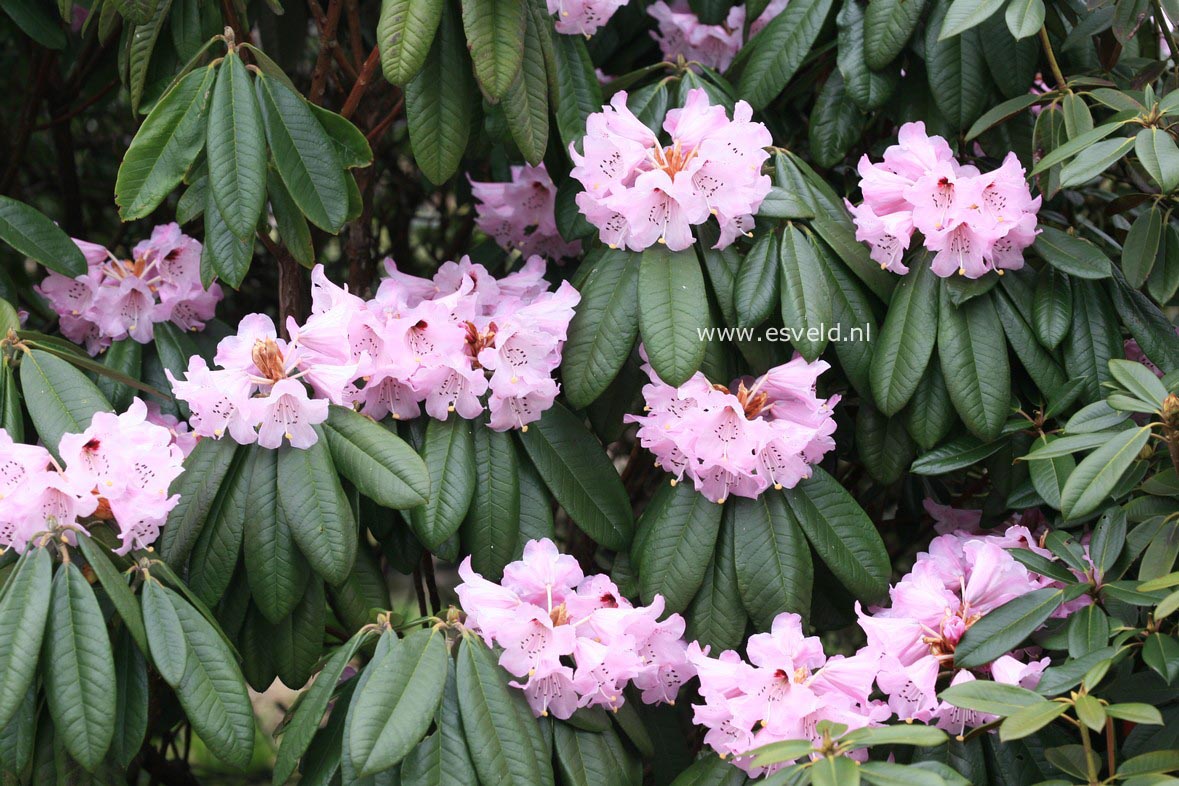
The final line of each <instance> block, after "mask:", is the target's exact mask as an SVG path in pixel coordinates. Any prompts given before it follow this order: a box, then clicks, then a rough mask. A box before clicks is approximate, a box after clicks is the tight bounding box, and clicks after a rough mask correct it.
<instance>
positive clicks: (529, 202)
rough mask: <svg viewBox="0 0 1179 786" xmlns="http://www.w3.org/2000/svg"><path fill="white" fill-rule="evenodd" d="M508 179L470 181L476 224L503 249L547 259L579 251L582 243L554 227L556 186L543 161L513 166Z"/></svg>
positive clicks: (555, 221)
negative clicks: (562, 233)
mask: <svg viewBox="0 0 1179 786" xmlns="http://www.w3.org/2000/svg"><path fill="white" fill-rule="evenodd" d="M511 172H512V179H511V180H510V181H508V182H504V183H497V182H486V183H484V182H476V181H474V180H472V181H471V195H472V196H474V197H475V199H477V200H478V204H477V205H476V206H475V212H476V215H477V218H476V219H475V223H476V225H477V226H478V227H479V228H480V229H482V230H483V231H484V232H486V233H487V234H488V235H491V236H492V237H493V238H495V242H497V243H499V245H500V247H501V248H503V249H504V250H506V251H515V250H517V249H518V250H519V251H520V253H521V254H523V255H524V256H525V257H531V256H533V255H539V256H543V257H548V258H549V259H561V258H562V257H572V256H576V255H577V254H580V253H581V243H580V242H579V241H574V242H572V243H567V242H565V239H564V238H563V237H561V233H560V232H559V231H558V230H557V219H556V206H557V186H556V185H555V184H554V183H553V180H552V178H551V177H549V173H548V171H547V170H546V169H545V166H544V164H543V163H542V164H540V165H539V166H532V165H530V164H525V165H523V166H514V167H512V170H511Z"/></svg>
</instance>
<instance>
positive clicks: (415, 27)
mask: <svg viewBox="0 0 1179 786" xmlns="http://www.w3.org/2000/svg"><path fill="white" fill-rule="evenodd" d="M444 6H445V3H443V2H441V1H440V0H383V2H382V3H381V17H380V19H379V20H378V22H377V45H378V47H380V51H381V70H382V71H384V73H385V78H386V79H388V80H389V81H390V82H392V83H393V84H395V85H402V86H404V85H405V84H406V83H407V82H409V80H411V79H413V78H414V76H416V75H417V73H418V71H420V70H421V69H422V65H423V64H424V63H425V62H426V56H427V55H429V53H430V42H431V41H433V40H434V33H435V32H436V31H437V30H438V22H439V20H440V19H441V18H442V9H443V7H444Z"/></svg>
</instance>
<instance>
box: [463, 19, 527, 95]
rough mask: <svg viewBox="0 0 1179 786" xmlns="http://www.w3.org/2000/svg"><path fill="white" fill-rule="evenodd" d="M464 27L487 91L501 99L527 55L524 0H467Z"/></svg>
mask: <svg viewBox="0 0 1179 786" xmlns="http://www.w3.org/2000/svg"><path fill="white" fill-rule="evenodd" d="M463 28H464V30H465V31H466V33H467V46H468V47H469V48H470V50H471V59H472V60H473V61H474V63H475V77H476V78H477V79H478V80H479V84H480V85H481V86H482V87H483V90H484V92H486V93H487V95H488V96H489V97H490V98H491V99H492V100H493V101H498V100H499V99H501V98H503V97H504V96H505V95H507V93H508V90H509V89H510V88H511V86H512V82H514V81H515V79H516V75H517V74H518V73H519V72H520V66H521V63H522V61H523V57H524V30H525V24H524V2H523V0H463Z"/></svg>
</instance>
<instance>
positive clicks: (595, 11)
mask: <svg viewBox="0 0 1179 786" xmlns="http://www.w3.org/2000/svg"><path fill="white" fill-rule="evenodd" d="M547 1H548V8H549V13H550V14H556V15H557V21H556V23H555V25H554V27H556V28H557V32H558V33H564V34H566V35H583V36H586V37H587V38H588V37H589V36H591V35H593V34H594V33H595V32H597V30H598V28H599V27H601V26H602V25H604V24H606V23H607V22H609V21H610V17H612V16H614V12H615V11H617V10H618V9H619V8H622V7H623V6H624V5H626V4H627V3H629V2H630V0H547Z"/></svg>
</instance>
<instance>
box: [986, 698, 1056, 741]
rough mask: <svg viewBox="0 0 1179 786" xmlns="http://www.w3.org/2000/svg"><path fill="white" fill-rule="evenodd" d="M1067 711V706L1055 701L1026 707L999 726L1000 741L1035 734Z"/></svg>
mask: <svg viewBox="0 0 1179 786" xmlns="http://www.w3.org/2000/svg"><path fill="white" fill-rule="evenodd" d="M1067 709H1068V705H1067V704H1064V703H1062V702H1055V701H1048V702H1044V703H1043V704H1033V705H1032V706H1030V707H1024V708H1023V709H1022V710H1020V711H1019V712H1017V713H1015V714H1014V715H1012V716H1010V717H1009V718H1007V719H1006V720H1004V721H1003V723H1001V724H1000V725H999V739H1001V740H1003V742H1008V741H1010V740H1019V739H1023V738H1024V737H1027V736H1028V735H1030V734H1035V733H1036V732H1037V731H1039V730H1040V729H1042V728H1044V727H1045V726H1047V725H1048V724H1049V723H1051V722H1052V721H1054V720H1056V719H1057V718H1059V717H1060V716H1061V715H1063V714H1064V712H1065V710H1067Z"/></svg>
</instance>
